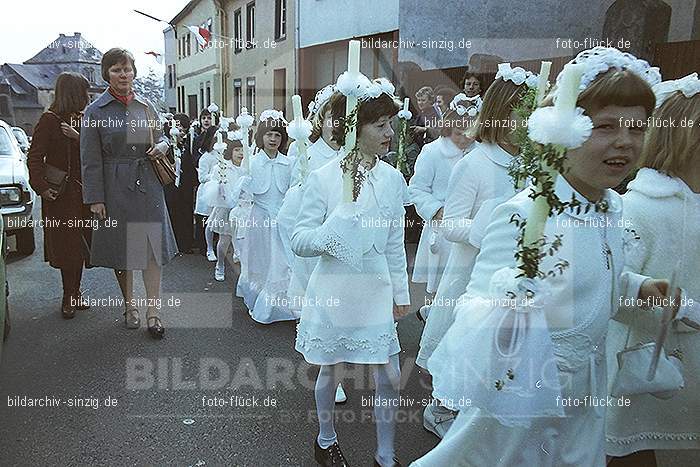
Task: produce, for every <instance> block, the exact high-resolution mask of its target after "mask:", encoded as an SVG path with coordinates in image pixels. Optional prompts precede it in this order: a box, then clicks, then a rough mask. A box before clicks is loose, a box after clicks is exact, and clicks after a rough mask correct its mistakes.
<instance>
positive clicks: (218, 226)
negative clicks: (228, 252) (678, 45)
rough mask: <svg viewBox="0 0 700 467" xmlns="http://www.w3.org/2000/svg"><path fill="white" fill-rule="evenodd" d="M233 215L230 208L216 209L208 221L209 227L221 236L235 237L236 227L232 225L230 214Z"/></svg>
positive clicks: (212, 211)
mask: <svg viewBox="0 0 700 467" xmlns="http://www.w3.org/2000/svg"><path fill="white" fill-rule="evenodd" d="M230 213H231V209H230V208H224V207H218V206H217V207H215V208H213V209H212V210H211V213H210V214H209V218H208V219H207V227H209V229H210V230H211V231H212V232H214V233H218V234H219V235H230V236H232V237H233V236H234V235H235V231H236V226H235V225H232V224H231V222H230V221H229V214H230Z"/></svg>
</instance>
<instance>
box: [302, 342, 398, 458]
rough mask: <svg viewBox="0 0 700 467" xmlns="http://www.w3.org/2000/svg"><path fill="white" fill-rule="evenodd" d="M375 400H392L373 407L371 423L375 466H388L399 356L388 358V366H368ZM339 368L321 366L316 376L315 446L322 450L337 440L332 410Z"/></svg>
mask: <svg viewBox="0 0 700 467" xmlns="http://www.w3.org/2000/svg"><path fill="white" fill-rule="evenodd" d="M372 370H373V376H374V385H375V400H376V399H381V400H382V401H386V400H394V402H393V403H390V404H387V403H383V404H375V405H374V420H375V424H376V428H377V454H376V456H375V458H376V460H377V462H378V463H379V465H381V466H391V465H393V460H394V431H395V421H396V409H397V407H398V398H399V385H400V381H401V369H400V368H399V355H398V354H395V355H391V356H390V357H389V363H385V364H383V365H372ZM341 373H342V367H341V364H338V365H323V366H321V369H320V371H319V372H318V379H316V388H315V390H314V395H315V397H316V413H317V415H318V420H319V434H318V444H319V446H321V447H322V448H323V449H326V448H328V447H329V446H330V445H331V444H333V443H335V442H336V441H337V439H338V436H337V434H336V432H335V427H334V425H333V418H334V409H335V389H336V387H337V386H338V383H339V382H340V381H341V380H342V376H343V375H342V374H341Z"/></svg>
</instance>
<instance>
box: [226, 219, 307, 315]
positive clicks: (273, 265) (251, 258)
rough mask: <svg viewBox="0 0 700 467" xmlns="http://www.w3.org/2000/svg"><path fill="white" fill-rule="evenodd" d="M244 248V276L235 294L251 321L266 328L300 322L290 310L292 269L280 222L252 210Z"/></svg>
mask: <svg viewBox="0 0 700 467" xmlns="http://www.w3.org/2000/svg"><path fill="white" fill-rule="evenodd" d="M245 244H246V248H247V250H248V251H247V252H246V264H245V265H244V266H245V272H242V273H241V277H240V278H239V279H238V285H237V289H236V290H237V292H236V293H237V294H238V295H239V296H242V297H243V301H244V302H245V304H246V306H247V307H248V310H249V313H250V316H251V318H253V319H254V320H255V321H257V322H259V323H263V324H269V323H273V322H276V321H288V320H295V319H298V315H297V314H296V313H294V312H292V311H290V309H289V300H288V298H287V287H288V286H289V265H288V264H287V255H286V253H285V252H284V247H283V246H282V240H281V239H280V236H279V230H278V228H277V222H276V220H275V219H274V218H273V217H272V216H270V214H269V213H268V211H266V210H265V209H262V208H260V207H259V206H256V205H253V208H252V210H251V214H250V222H249V225H248V227H247V229H246V241H245ZM242 269H243V264H242Z"/></svg>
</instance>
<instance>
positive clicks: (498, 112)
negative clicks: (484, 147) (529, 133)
mask: <svg viewBox="0 0 700 467" xmlns="http://www.w3.org/2000/svg"><path fill="white" fill-rule="evenodd" d="M526 89H527V86H526V85H525V84H521V85H517V84H515V83H513V82H512V81H504V80H503V79H501V78H499V79H497V80H496V81H494V82H493V83H491V86H489V88H488V89H487V90H486V94H484V100H483V103H482V104H481V110H480V111H479V116H478V117H477V118H476V122H474V129H473V130H472V131H470V136H472V137H473V138H475V139H476V140H477V141H479V142H480V143H493V144H497V143H507V142H509V139H508V135H509V134H510V133H511V131H513V129H514V128H513V127H512V126H509V125H503V124H502V122H505V121H506V120H510V113H511V112H512V111H513V107H514V106H515V105H516V104H517V103H518V101H519V100H520V99H521V98H522V96H523V94H524V93H525V91H526Z"/></svg>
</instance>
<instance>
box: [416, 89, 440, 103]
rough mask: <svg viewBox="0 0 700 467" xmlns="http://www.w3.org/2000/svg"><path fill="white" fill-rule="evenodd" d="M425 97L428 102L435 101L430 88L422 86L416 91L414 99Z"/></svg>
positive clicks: (433, 93) (433, 92)
mask: <svg viewBox="0 0 700 467" xmlns="http://www.w3.org/2000/svg"><path fill="white" fill-rule="evenodd" d="M420 97H425V98H427V99H428V100H429V101H430V102H434V101H435V91H433V88H431V87H430V86H423V87H422V88H420V89H419V90H418V91H416V98H420Z"/></svg>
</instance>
